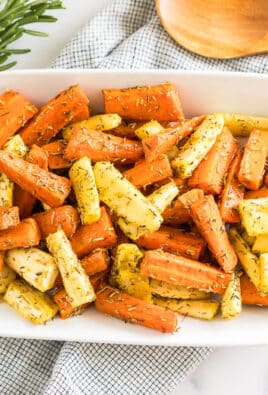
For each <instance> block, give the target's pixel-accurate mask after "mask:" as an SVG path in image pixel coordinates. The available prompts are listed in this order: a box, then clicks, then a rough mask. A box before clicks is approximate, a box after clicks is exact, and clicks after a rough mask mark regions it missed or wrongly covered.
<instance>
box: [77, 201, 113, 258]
mask: <svg viewBox="0 0 268 395" xmlns="http://www.w3.org/2000/svg"><path fill="white" fill-rule="evenodd" d="M71 244H72V248H73V250H74V252H75V253H76V254H77V256H78V258H82V257H84V256H86V255H87V254H89V253H90V252H91V251H93V250H95V249H96V248H108V247H113V246H115V244H116V233H115V230H114V228H113V225H112V221H111V218H110V216H109V214H108V213H107V210H106V208H105V207H101V217H100V219H99V220H98V221H97V222H94V223H93V224H90V225H81V226H79V227H78V229H77V231H76V232H75V234H74V235H73V237H72V239H71Z"/></svg>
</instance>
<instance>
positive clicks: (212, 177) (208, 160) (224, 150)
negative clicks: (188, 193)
mask: <svg viewBox="0 0 268 395" xmlns="http://www.w3.org/2000/svg"><path fill="white" fill-rule="evenodd" d="M237 149H238V141H237V140H236V139H235V138H234V137H233V135H232V133H231V132H230V130H229V129H228V128H223V131H222V132H221V134H219V135H218V137H217V139H216V142H215V144H214V145H213V147H212V148H211V150H210V151H209V152H208V154H207V155H206V156H205V158H204V159H203V160H202V161H201V162H200V163H199V165H198V166H197V168H196V169H195V170H194V172H193V174H192V175H191V177H190V178H189V181H188V184H189V186H190V187H191V188H201V189H203V191H204V192H205V193H211V194H212V195H217V194H219V193H220V192H221V190H222V188H223V179H224V176H225V174H226V173H227V170H228V168H229V166H230V164H231V161H232V159H233V157H234V155H235V153H236V152H237Z"/></svg>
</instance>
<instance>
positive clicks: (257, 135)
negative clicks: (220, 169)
mask: <svg viewBox="0 0 268 395" xmlns="http://www.w3.org/2000/svg"><path fill="white" fill-rule="evenodd" d="M266 154H267V148H266V147H265V144H264V141H263V138H262V133H261V131H260V130H258V129H254V130H253V131H252V132H251V133H250V136H249V139H248V141H247V143H246V145H245V148H244V154H243V157H242V161H241V164H240V169H239V173H238V179H239V181H240V182H242V183H243V184H244V185H245V186H246V187H247V188H248V189H252V190H253V191H256V190H257V189H259V188H260V186H261V184H262V181H263V174H264V168H265V161H266Z"/></svg>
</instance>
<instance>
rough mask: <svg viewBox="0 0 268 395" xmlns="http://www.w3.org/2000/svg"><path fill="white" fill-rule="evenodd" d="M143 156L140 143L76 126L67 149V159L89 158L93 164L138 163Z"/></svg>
mask: <svg viewBox="0 0 268 395" xmlns="http://www.w3.org/2000/svg"><path fill="white" fill-rule="evenodd" d="M142 155H143V149H142V144H141V143H140V142H139V141H134V140H127V139H125V138H122V137H117V136H113V135H112V134H108V133H103V132H100V131H96V130H89V129H87V128H86V127H84V126H75V127H74V128H73V131H72V135H71V137H70V140H69V141H68V144H67V147H66V149H65V158H66V159H79V158H82V157H83V156H87V157H88V158H90V159H91V160H92V161H93V162H98V161H102V160H110V161H116V160H123V161H124V162H125V161H128V162H136V161H137V160H139V159H140V158H141V157H142Z"/></svg>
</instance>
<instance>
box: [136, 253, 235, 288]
mask: <svg viewBox="0 0 268 395" xmlns="http://www.w3.org/2000/svg"><path fill="white" fill-rule="evenodd" d="M140 270H141V275H142V276H146V277H151V278H154V279H156V280H160V281H166V282H167V283H170V284H176V285H181V286H183V287H187V288H196V289H199V290H201V291H209V292H215V293H220V294H221V293H223V292H224V290H225V288H226V287H227V285H228V283H229V281H230V279H231V275H230V274H229V273H224V272H223V271H221V270H219V269H217V268H216V267H213V266H210V265H208V264H205V263H201V262H198V261H195V260H192V259H189V258H185V257H183V256H179V255H173V254H170V253H168V252H163V251H161V250H153V251H145V254H144V258H143V261H142V264H141V269H140Z"/></svg>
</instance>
